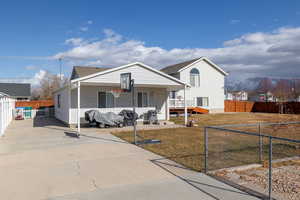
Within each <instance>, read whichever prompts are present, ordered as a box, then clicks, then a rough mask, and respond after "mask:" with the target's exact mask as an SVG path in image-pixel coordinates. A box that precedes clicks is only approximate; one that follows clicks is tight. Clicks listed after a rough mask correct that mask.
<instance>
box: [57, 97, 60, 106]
mask: <svg viewBox="0 0 300 200" xmlns="http://www.w3.org/2000/svg"><path fill="white" fill-rule="evenodd" d="M57 107H58V108H60V94H58V95H57Z"/></svg>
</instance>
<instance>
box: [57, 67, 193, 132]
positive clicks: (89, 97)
mask: <svg viewBox="0 0 300 200" xmlns="http://www.w3.org/2000/svg"><path fill="white" fill-rule="evenodd" d="M124 73H131V78H132V79H134V85H135V89H134V91H135V98H134V99H135V102H136V103H135V105H136V112H137V113H138V114H139V115H142V114H144V113H146V112H147V111H148V110H156V111H157V112H158V120H169V112H168V110H169V105H168V94H169V92H170V91H173V90H181V89H183V90H184V89H185V88H187V87H188V86H189V85H188V84H185V83H184V82H183V81H181V80H178V79H176V78H174V77H172V76H170V75H168V74H165V73H163V72H161V71H159V70H156V69H154V68H152V67H150V66H147V65H145V64H143V63H139V62H136V63H131V64H128V65H122V66H120V67H116V68H96V67H80V66H77V67H74V68H73V72H72V75H71V80H70V82H69V84H68V85H66V86H64V87H63V88H60V89H59V90H57V91H55V92H54V100H55V116H56V118H57V119H59V120H61V121H63V122H64V123H66V124H68V125H76V124H77V127H78V129H79V130H78V132H80V124H82V123H85V121H84V113H85V112H86V111H88V110H91V109H93V110H98V111H100V112H103V113H105V112H114V113H116V114H118V113H119V112H120V111H121V110H123V109H130V110H132V93H131V92H122V93H121V94H120V96H119V97H117V96H115V95H114V92H115V91H116V90H118V89H120V75H121V74H124ZM78 102H79V103H78ZM139 120H140V121H142V119H139ZM185 121H186V122H187V113H185Z"/></svg>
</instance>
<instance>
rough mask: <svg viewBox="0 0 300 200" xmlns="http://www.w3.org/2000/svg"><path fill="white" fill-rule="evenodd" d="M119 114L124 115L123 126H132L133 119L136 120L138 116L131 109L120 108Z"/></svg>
mask: <svg viewBox="0 0 300 200" xmlns="http://www.w3.org/2000/svg"><path fill="white" fill-rule="evenodd" d="M119 115H120V116H123V117H124V126H132V125H133V122H134V120H137V119H138V117H139V116H138V114H137V113H134V112H133V111H132V110H122V111H121V112H120V113H119Z"/></svg>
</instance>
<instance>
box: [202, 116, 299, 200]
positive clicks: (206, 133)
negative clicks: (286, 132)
mask: <svg viewBox="0 0 300 200" xmlns="http://www.w3.org/2000/svg"><path fill="white" fill-rule="evenodd" d="M297 124H300V122H283V123H257V124H233V125H221V126H206V127H205V128H204V172H205V173H208V167H209V166H208V165H209V163H208V160H209V152H208V150H209V149H208V148H209V147H208V146H209V142H210V141H209V139H208V136H209V130H217V131H222V132H227V133H233V134H240V135H249V136H254V137H257V138H259V140H258V141H259V160H260V162H261V161H262V154H263V153H262V152H263V145H262V143H263V142H262V139H263V138H266V139H268V146H269V148H268V168H269V169H268V197H269V199H272V170H273V169H272V159H273V140H278V141H285V142H291V143H296V144H300V140H297V139H292V138H286V137H278V136H272V135H270V134H266V133H262V132H261V128H262V127H263V126H278V125H297ZM238 127H257V132H251V131H243V130H235V129H232V128H238Z"/></svg>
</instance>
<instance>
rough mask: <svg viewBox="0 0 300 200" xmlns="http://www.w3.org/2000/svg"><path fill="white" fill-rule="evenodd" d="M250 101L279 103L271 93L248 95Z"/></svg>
mask: <svg viewBox="0 0 300 200" xmlns="http://www.w3.org/2000/svg"><path fill="white" fill-rule="evenodd" d="M248 98H249V100H250V101H254V102H276V101H278V100H277V98H276V97H275V96H274V94H273V93H272V92H270V91H268V92H266V93H257V92H253V93H251V94H249V95H248Z"/></svg>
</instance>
